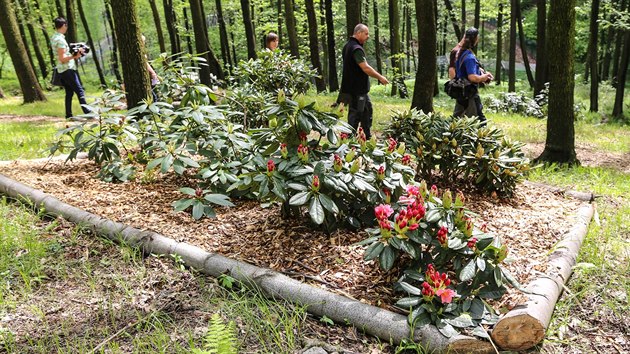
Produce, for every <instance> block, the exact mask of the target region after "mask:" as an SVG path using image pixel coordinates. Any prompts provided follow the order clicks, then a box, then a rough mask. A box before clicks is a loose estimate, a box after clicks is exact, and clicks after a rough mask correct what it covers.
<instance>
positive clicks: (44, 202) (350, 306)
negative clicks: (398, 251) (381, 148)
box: [0, 174, 495, 353]
mask: <svg viewBox="0 0 630 354" xmlns="http://www.w3.org/2000/svg"><path fill="white" fill-rule="evenodd" d="M0 193H3V194H5V195H7V196H8V197H10V198H13V199H15V200H18V201H22V202H25V203H28V204H29V205H32V206H33V207H34V208H36V209H38V210H43V211H44V212H45V213H47V214H48V215H53V216H61V217H63V218H65V219H67V220H68V221H70V222H73V223H76V224H78V225H81V226H84V227H87V228H89V229H90V230H92V231H94V232H95V233H97V234H100V235H102V236H105V237H106V238H108V239H110V240H112V241H115V242H124V243H125V244H128V245H130V246H133V247H139V248H141V249H142V250H143V252H145V253H147V254H160V255H167V256H173V255H177V256H178V257H180V259H181V260H183V261H184V263H185V264H186V265H187V266H189V267H192V268H195V269H198V270H199V271H200V272H201V273H204V274H206V275H210V276H213V277H218V276H221V275H224V274H228V275H230V276H232V277H234V278H235V279H237V280H239V281H240V282H242V283H244V284H246V285H249V286H255V287H256V288H258V289H260V290H261V291H263V293H264V294H265V295H266V296H269V297H272V298H281V299H284V300H287V301H290V302H293V303H297V304H301V305H304V306H306V307H307V311H308V312H310V313H312V314H313V315H315V316H320V317H321V316H324V315H326V316H327V317H328V318H330V319H332V320H333V321H335V322H337V323H341V324H343V323H350V324H352V325H353V326H354V327H356V328H358V329H359V330H361V331H363V332H365V333H367V334H370V335H373V336H376V337H378V338H380V339H382V340H384V341H387V342H393V343H395V344H398V343H400V342H401V341H403V340H406V339H409V338H410V336H411V332H410V327H409V325H408V323H407V317H406V316H403V315H401V314H397V313H394V312H391V311H388V310H385V309H381V308H379V307H376V306H372V305H368V304H364V303H361V302H359V301H357V300H352V299H349V298H346V297H344V296H341V295H337V294H334V293H331V292H329V291H326V290H324V289H321V288H317V287H314V286H311V285H308V284H305V283H302V282H299V281H297V280H295V279H292V278H289V277H287V276H285V275H283V274H280V273H278V272H275V271H272V270H270V269H264V268H259V267H256V266H254V265H251V264H248V263H245V262H242V261H237V260H233V259H230V258H227V257H224V256H222V255H219V254H216V253H210V252H207V251H204V250H203V249H201V248H199V247H196V246H193V245H190V244H187V243H184V242H177V241H175V240H173V239H171V238H168V237H165V236H163V235H160V234H158V233H155V232H151V231H143V230H139V229H136V228H134V227H131V226H128V225H125V224H122V223H118V222H115V221H112V220H109V219H106V218H102V217H100V216H98V215H95V214H92V213H89V212H87V211H85V210H82V209H79V208H77V207H74V206H72V205H70V204H67V203H64V202H62V201H60V200H58V199H56V198H55V197H53V196H51V195H49V194H46V193H44V192H43V191H40V190H37V189H34V188H31V187H29V186H27V185H24V184H22V183H20V182H18V181H15V180H13V179H11V178H9V177H7V176H4V175H2V174H0ZM413 340H414V341H415V342H416V343H419V344H420V345H422V347H423V348H425V349H427V350H428V351H430V352H434V351H435V352H448V353H494V352H495V349H494V348H493V346H492V344H491V343H490V342H487V341H483V340H480V339H477V338H474V337H469V336H464V335H457V336H454V337H452V338H447V337H445V336H444V335H442V334H441V333H440V331H439V330H438V329H437V327H435V326H434V325H430V324H429V325H424V326H421V327H418V328H415V329H414V331H413Z"/></svg>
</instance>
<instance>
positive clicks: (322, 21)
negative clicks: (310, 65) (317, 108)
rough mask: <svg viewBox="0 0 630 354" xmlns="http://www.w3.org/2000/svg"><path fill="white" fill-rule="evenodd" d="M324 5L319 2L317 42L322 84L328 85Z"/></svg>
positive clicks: (322, 2)
mask: <svg viewBox="0 0 630 354" xmlns="http://www.w3.org/2000/svg"><path fill="white" fill-rule="evenodd" d="M325 5H326V4H325V3H324V0H320V1H319V28H320V30H319V36H320V38H319V41H320V43H321V50H322V62H323V63H322V76H323V79H324V84H325V85H328V42H327V41H326V6H325Z"/></svg>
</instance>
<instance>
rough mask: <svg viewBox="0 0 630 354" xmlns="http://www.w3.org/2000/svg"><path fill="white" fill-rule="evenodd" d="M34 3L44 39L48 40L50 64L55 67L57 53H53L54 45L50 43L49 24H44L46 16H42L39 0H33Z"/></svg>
mask: <svg viewBox="0 0 630 354" xmlns="http://www.w3.org/2000/svg"><path fill="white" fill-rule="evenodd" d="M33 5H34V6H35V10H36V11H37V20H38V22H39V27H40V29H41V30H42V35H43V36H44V40H45V42H46V48H48V56H49V59H50V66H51V67H53V66H55V54H54V53H53V50H52V46H50V45H49V43H50V36H49V35H48V31H46V28H47V26H46V25H45V24H44V18H43V17H42V13H41V8H40V6H39V0H33Z"/></svg>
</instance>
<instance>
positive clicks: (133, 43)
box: [111, 0, 151, 108]
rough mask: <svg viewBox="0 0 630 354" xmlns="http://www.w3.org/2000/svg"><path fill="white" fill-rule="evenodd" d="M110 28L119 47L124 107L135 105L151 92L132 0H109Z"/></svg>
mask: <svg viewBox="0 0 630 354" xmlns="http://www.w3.org/2000/svg"><path fill="white" fill-rule="evenodd" d="M111 4H112V14H113V17H114V22H115V26H114V31H115V32H116V38H117V39H118V46H119V48H120V53H121V55H120V62H121V64H122V69H123V77H124V81H125V91H126V92H127V107H128V108H131V107H135V106H136V105H137V104H138V103H140V102H141V101H142V100H145V99H147V98H148V97H150V96H151V79H150V77H149V71H148V70H147V56H146V52H145V49H144V45H143V44H142V38H141V37H140V22H139V21H138V14H137V11H136V1H135V0H111Z"/></svg>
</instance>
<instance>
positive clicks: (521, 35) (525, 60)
mask: <svg viewBox="0 0 630 354" xmlns="http://www.w3.org/2000/svg"><path fill="white" fill-rule="evenodd" d="M515 5H516V15H517V17H518V18H517V23H518V38H519V42H520V45H521V54H522V55H523V64H524V65H525V73H526V74H527V81H528V82H529V87H530V88H534V84H535V83H534V75H532V68H530V66H529V57H527V50H526V48H525V33H524V32H523V17H522V15H521V5H520V2H519V1H516V3H515Z"/></svg>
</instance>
